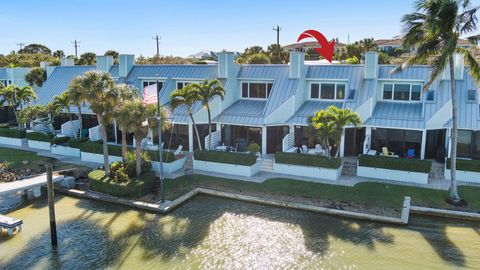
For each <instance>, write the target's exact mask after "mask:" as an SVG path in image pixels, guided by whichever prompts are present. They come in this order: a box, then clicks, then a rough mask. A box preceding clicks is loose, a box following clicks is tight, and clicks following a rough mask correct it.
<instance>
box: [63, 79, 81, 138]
mask: <svg viewBox="0 0 480 270" xmlns="http://www.w3.org/2000/svg"><path fill="white" fill-rule="evenodd" d="M80 82H81V77H77V78H74V79H73V80H72V81H71V82H70V85H69V86H68V88H67V90H66V91H65V92H67V95H68V99H69V100H70V102H71V103H72V105H75V106H76V107H77V117H78V121H79V130H80V133H79V135H78V137H79V138H80V139H81V138H82V131H83V120H82V105H84V104H85V96H84V95H83V91H82V87H81V85H80Z"/></svg>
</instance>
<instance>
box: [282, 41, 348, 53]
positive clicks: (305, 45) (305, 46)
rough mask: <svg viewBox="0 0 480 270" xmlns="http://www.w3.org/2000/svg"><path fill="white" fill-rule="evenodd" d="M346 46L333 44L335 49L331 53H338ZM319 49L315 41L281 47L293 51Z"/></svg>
mask: <svg viewBox="0 0 480 270" xmlns="http://www.w3.org/2000/svg"><path fill="white" fill-rule="evenodd" d="M346 46H347V44H345V43H341V42H335V47H334V49H333V52H339V51H340V50H341V49H342V48H345V47H346ZM318 47H320V44H318V42H316V41H307V42H299V43H292V44H289V45H286V46H283V48H284V49H285V50H288V51H289V50H295V49H303V50H307V49H310V48H318Z"/></svg>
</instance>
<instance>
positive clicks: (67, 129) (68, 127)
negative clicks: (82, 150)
mask: <svg viewBox="0 0 480 270" xmlns="http://www.w3.org/2000/svg"><path fill="white" fill-rule="evenodd" d="M60 128H61V132H62V134H63V135H65V136H68V137H70V138H74V137H75V134H79V132H78V131H79V130H80V121H79V120H73V121H68V122H65V123H63V124H62V125H61V126H60Z"/></svg>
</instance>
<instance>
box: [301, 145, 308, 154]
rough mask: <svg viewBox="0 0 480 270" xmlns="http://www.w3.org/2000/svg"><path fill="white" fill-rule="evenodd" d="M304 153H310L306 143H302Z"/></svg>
mask: <svg viewBox="0 0 480 270" xmlns="http://www.w3.org/2000/svg"><path fill="white" fill-rule="evenodd" d="M302 153H304V154H308V147H307V146H306V145H305V144H304V145H302Z"/></svg>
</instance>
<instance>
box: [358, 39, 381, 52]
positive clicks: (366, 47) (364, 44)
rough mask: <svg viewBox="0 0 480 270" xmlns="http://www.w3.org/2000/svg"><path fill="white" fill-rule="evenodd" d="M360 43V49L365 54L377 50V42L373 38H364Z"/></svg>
mask: <svg viewBox="0 0 480 270" xmlns="http://www.w3.org/2000/svg"><path fill="white" fill-rule="evenodd" d="M359 43H360V49H361V50H362V52H363V53H364V54H365V52H369V51H376V50H377V44H376V43H375V40H374V39H373V38H364V39H362V40H360V42H359Z"/></svg>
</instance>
